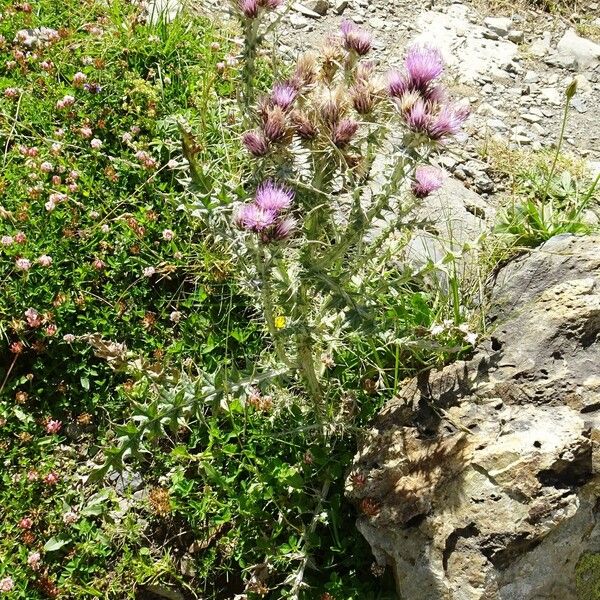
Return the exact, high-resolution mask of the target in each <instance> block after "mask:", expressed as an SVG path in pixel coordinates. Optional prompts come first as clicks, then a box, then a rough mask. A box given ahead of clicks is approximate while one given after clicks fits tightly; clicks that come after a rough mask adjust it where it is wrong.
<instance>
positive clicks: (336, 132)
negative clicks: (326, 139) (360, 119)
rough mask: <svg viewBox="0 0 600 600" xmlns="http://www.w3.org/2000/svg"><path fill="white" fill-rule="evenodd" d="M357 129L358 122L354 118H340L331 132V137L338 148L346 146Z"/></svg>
mask: <svg viewBox="0 0 600 600" xmlns="http://www.w3.org/2000/svg"><path fill="white" fill-rule="evenodd" d="M357 130H358V123H357V122H356V121H355V120H354V119H342V120H341V121H340V122H339V123H338V124H337V125H335V127H334V128H333V130H332V132H331V139H332V141H333V143H334V144H335V145H336V146H337V147H338V148H343V147H344V146H347V145H348V144H349V143H350V141H351V140H352V138H353V137H354V134H355V133H356V131H357Z"/></svg>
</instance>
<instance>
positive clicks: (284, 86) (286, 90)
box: [271, 81, 298, 110]
mask: <svg viewBox="0 0 600 600" xmlns="http://www.w3.org/2000/svg"><path fill="white" fill-rule="evenodd" d="M297 95H298V92H297V90H296V88H295V87H294V86H293V85H292V84H291V83H290V82H287V81H284V82H282V83H276V84H275V85H274V86H273V91H272V92H271V102H272V104H273V105H274V106H279V107H280V108H281V109H282V110H288V109H289V108H290V107H291V106H292V104H293V103H294V100H295V99H296V96H297Z"/></svg>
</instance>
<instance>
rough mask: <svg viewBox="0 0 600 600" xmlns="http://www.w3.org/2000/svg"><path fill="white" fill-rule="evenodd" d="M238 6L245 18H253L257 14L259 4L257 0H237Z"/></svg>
mask: <svg viewBox="0 0 600 600" xmlns="http://www.w3.org/2000/svg"><path fill="white" fill-rule="evenodd" d="M238 6H239V8H240V11H241V12H242V14H243V15H244V16H245V17H246V18H248V19H255V18H256V17H257V16H258V9H259V4H258V2H257V0H239V4H238Z"/></svg>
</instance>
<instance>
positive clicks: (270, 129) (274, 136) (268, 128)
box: [263, 106, 286, 142]
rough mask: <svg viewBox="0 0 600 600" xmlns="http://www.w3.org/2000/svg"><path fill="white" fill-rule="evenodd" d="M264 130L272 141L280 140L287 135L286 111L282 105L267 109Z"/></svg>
mask: <svg viewBox="0 0 600 600" xmlns="http://www.w3.org/2000/svg"><path fill="white" fill-rule="evenodd" d="M263 132H264V134H265V137H266V138H267V139H268V140H269V141H270V142H279V141H281V140H282V139H283V138H284V137H285V134H286V123H285V113H284V112H283V109H282V108H281V107H279V106H273V107H272V108H270V109H268V110H267V113H266V117H265V121H264V124H263Z"/></svg>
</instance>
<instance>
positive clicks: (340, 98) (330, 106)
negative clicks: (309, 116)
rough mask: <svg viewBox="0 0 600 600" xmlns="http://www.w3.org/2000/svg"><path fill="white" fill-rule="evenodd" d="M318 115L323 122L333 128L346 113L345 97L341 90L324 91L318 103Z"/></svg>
mask: <svg viewBox="0 0 600 600" xmlns="http://www.w3.org/2000/svg"><path fill="white" fill-rule="evenodd" d="M318 107H319V114H320V117H321V119H322V120H323V122H325V123H327V124H328V125H330V126H331V127H333V126H334V125H335V124H336V123H337V122H338V121H339V119H340V117H341V116H342V115H343V114H344V112H345V111H346V96H345V93H344V91H343V90H342V89H340V88H336V89H335V90H334V91H331V90H329V89H327V90H324V92H323V94H322V96H321V98H320V99H319V101H318Z"/></svg>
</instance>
